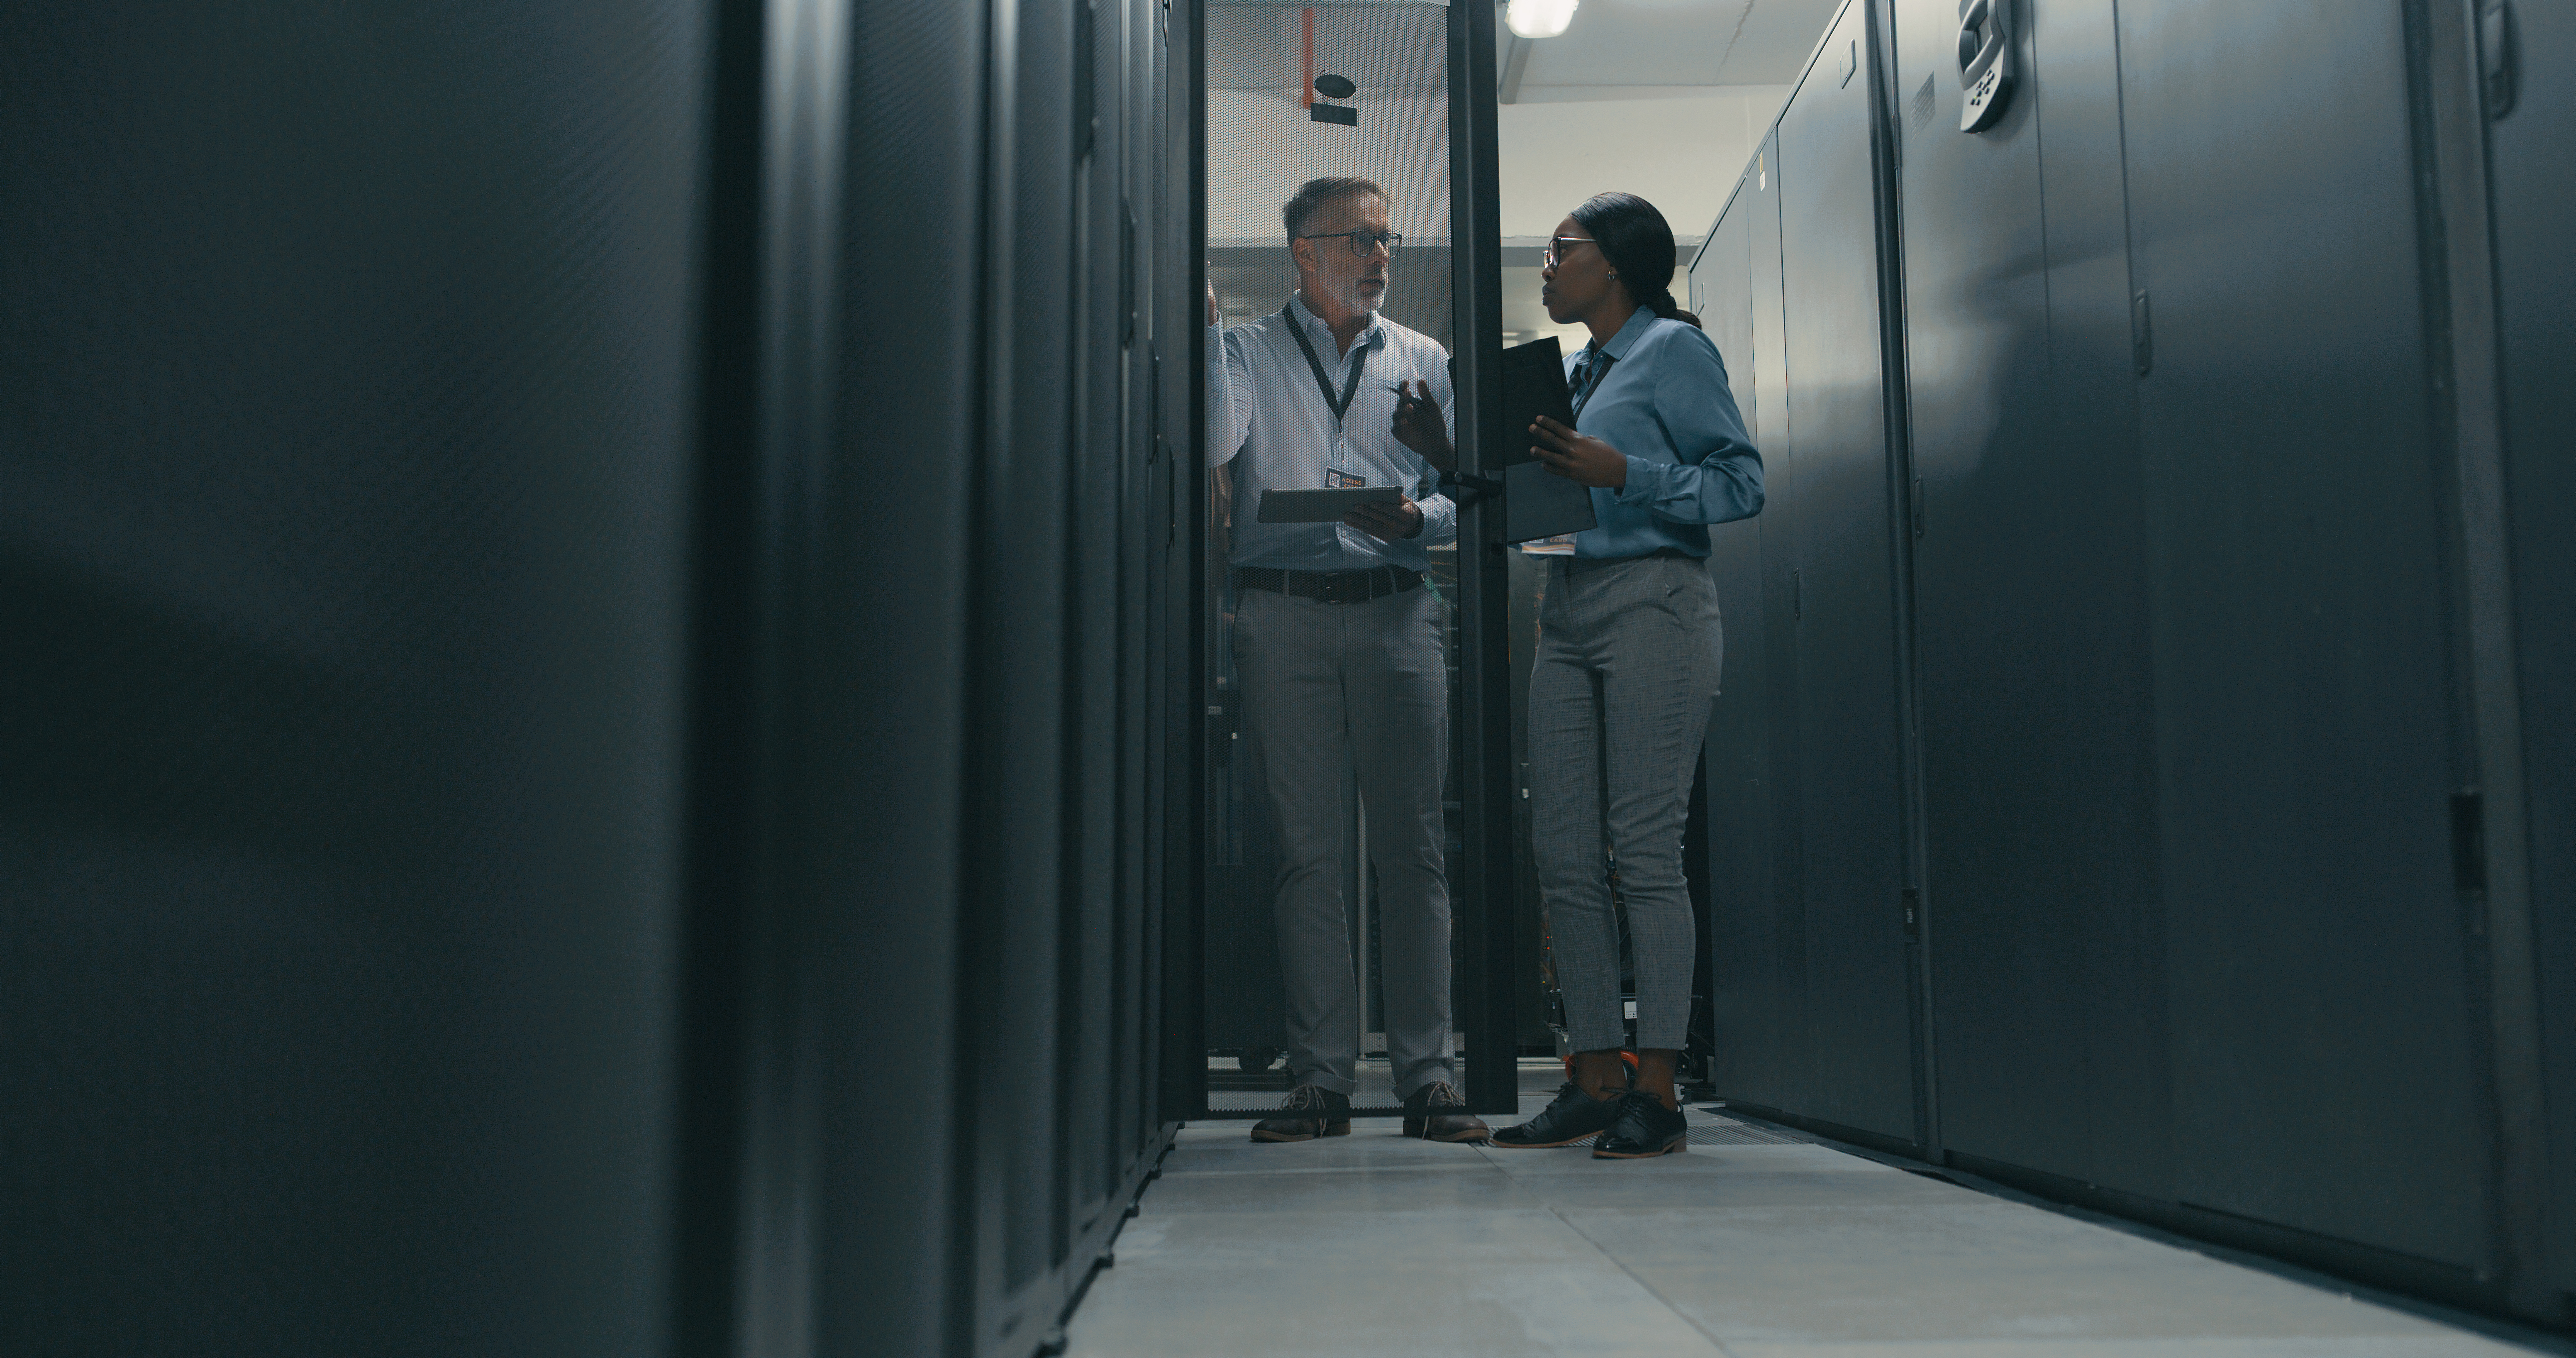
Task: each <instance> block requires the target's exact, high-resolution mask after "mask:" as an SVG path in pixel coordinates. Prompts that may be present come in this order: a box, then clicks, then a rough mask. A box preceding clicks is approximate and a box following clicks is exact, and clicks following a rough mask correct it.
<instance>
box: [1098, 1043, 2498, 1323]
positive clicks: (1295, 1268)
mask: <svg viewBox="0 0 2576 1358" xmlns="http://www.w3.org/2000/svg"><path fill="white" fill-rule="evenodd" d="M1550 1092H1552V1091H1550ZM1547 1097H1548V1094H1547V1093H1546V1092H1541V1093H1536V1094H1531V1093H1527V1092H1525V1093H1524V1095H1523V1106H1524V1107H1525V1108H1527V1109H1529V1110H1530V1111H1536V1109H1537V1108H1538V1107H1540V1106H1542V1105H1543V1104H1544V1103H1545V1101H1546V1099H1547ZM1692 1121H1693V1131H1694V1136H1693V1142H1694V1144H1693V1145H1692V1146H1691V1148H1690V1152H1689V1154H1687V1155H1675V1156H1667V1157H1665V1158H1663V1159H1661V1160H1657V1161H1652V1162H1644V1163H1630V1164H1613V1163H1609V1162H1596V1161H1594V1160H1593V1159H1592V1158H1591V1156H1590V1155H1589V1154H1588V1153H1587V1152H1585V1151H1582V1150H1580V1149H1569V1150H1558V1151H1518V1152H1513V1151H1497V1150H1485V1149H1481V1148H1470V1147H1462V1146H1444V1145H1430V1144H1426V1143H1423V1142H1418V1141H1408V1140H1405V1139H1403V1138H1402V1137H1400V1136H1399V1135H1397V1127H1396V1124H1395V1122H1394V1121H1393V1120H1391V1119H1390V1120H1384V1121H1374V1122H1372V1121H1362V1122H1357V1123H1354V1124H1353V1127H1352V1133H1351V1135H1350V1136H1348V1137H1342V1138H1335V1139H1331V1140H1326V1141H1318V1142H1308V1143H1304V1144H1301V1145H1283V1146H1255V1145H1252V1144H1250V1142H1249V1141H1248V1140H1247V1139H1246V1137H1245V1133H1244V1128H1243V1127H1242V1126H1241V1125H1240V1124H1227V1125H1223V1126H1208V1127H1193V1128H1189V1129H1186V1130H1184V1131H1183V1132H1182V1133H1181V1135H1180V1141H1179V1144H1178V1145H1177V1146H1176V1147H1175V1148H1174V1149H1173V1151H1172V1154H1171V1157H1170V1159H1168V1160H1167V1161H1165V1164H1164V1174H1163V1177H1162V1179H1161V1181H1160V1182H1158V1183H1156V1184H1154V1185H1153V1186H1152V1188H1150V1189H1149V1190H1148V1191H1147V1192H1146V1194H1145V1196H1144V1200H1143V1202H1142V1204H1141V1207H1142V1211H1141V1213H1140V1215H1139V1216H1138V1217H1137V1218H1136V1219H1135V1220H1133V1221H1131V1222H1129V1223H1128V1225H1127V1229H1126V1231H1125V1233H1124V1234H1123V1235H1121V1236H1120V1237H1119V1239H1118V1242H1117V1255H1116V1257H1117V1262H1116V1265H1115V1266H1114V1267H1112V1268H1110V1269H1108V1270H1105V1271H1103V1272H1102V1273H1100V1274H1099V1275H1098V1277H1097V1279H1096V1280H1095V1281H1094V1282H1093V1284H1092V1287H1091V1292H1090V1295H1089V1296H1088V1297H1087V1298H1086V1299H1085V1300H1084V1301H1083V1303H1082V1305H1081V1307H1080V1309H1079V1310H1077V1311H1076V1312H1075V1314H1074V1317H1073V1321H1072V1323H1071V1324H1070V1325H1069V1326H1068V1327H1067V1335H1068V1337H1069V1339H1070V1341H1071V1347H1070V1350H1069V1353H1070V1354H1071V1355H1072V1358H1204V1356H1205V1355H1210V1354H1225V1355H1228V1358H1262V1356H1264V1355H1272V1354H1276V1355H1281V1358H1313V1355H1316V1354H1332V1355H1335V1358H1359V1356H1361V1355H1379V1354H1383V1355H1390V1358H1392V1355H1405V1356H1406V1358H1442V1356H1445V1355H1453V1354H1454V1355H1460V1358H1468V1356H1470V1355H1472V1356H1473V1358H1518V1356H1519V1355H1541V1354H1581V1355H1587V1358H1647V1356H1648V1355H1675V1354H1732V1355H1737V1358H1828V1356H1839V1355H1861V1354H1867V1355H1872V1356H1873V1358H1970V1356H1971V1355H2003V1356H2004V1358H2166V1355H2174V1356H2175V1358H2182V1356H2184V1355H2188V1356H2189V1358H2290V1356H2291V1355H2298V1356H2299V1358H2326V1356H2327V1355H2335V1356H2337V1358H2340V1356H2341V1355H2354V1356H2355V1358H2435V1356H2436V1355H2440V1356H2441V1358H2449V1356H2450V1355H2483V1354H2497V1355H2501V1354H2519V1353H2527V1352H2532V1351H2533V1350H2528V1349H2524V1348H2521V1347H2518V1346H2515V1345H2511V1344H2507V1343H2504V1342H2500V1341H2498V1340H2496V1339H2492V1338H2489V1337H2486V1336H2484V1335H2481V1334H2477V1333H2472V1332H2470V1331H2466V1330H2461V1329H2456V1328H2452V1327H2450V1326H2446V1325H2444V1324H2441V1323H2438V1322H2436V1321H2434V1320H2430V1319H2426V1318H2423V1317H2420V1316H2417V1315H2413V1314H2409V1313H2406V1312H2401V1311H2396V1310H2391V1309H2389V1308H2387V1307H2384V1306H2379V1305H2375V1304H2372V1303H2370V1302H2368V1301H2363V1300H2358V1299H2354V1298H2350V1297H2347V1296H2345V1295H2343V1294H2341V1293H2338V1292H2335V1291H2330V1290H2326V1289H2324V1288H2320V1287H2315V1286H2310V1285H2307V1284H2305V1283H2302V1282H2298V1281H2294V1280H2291V1279H2288V1278H2284V1277H2280V1276H2277V1275H2274V1274H2271V1273H2267V1272H2263V1271H2259V1270H2256V1269H2252V1268H2246V1267H2242V1266H2239V1265H2236V1264H2233V1263H2228V1262H2225V1261H2222V1260H2219V1259H2214V1258H2211V1257H2209V1256H2207V1255H2204V1254H2200V1253H2197V1252H2195V1251H2192V1250H2190V1249H2185V1248H2179V1247H2176V1246H2173V1245H2168V1244H2164V1243H2160V1242H2158V1241H2156V1240H2151V1239H2147V1238H2143V1237H2141V1236H2138V1235H2133V1234H2129V1233H2127V1232H2123V1231H2120V1230H2115V1229H2112V1228H2110V1227H2105V1226H2099V1225H2094V1224H2092V1223H2090V1222H2087V1221H2083V1220H2079V1219H2076V1218H2073V1217H2069V1216H2065V1215H2062V1214H2059V1213H2056V1212H2052V1211H2048V1210H2045V1209H2043V1208H2039V1207H2034V1206H2028V1205H2024V1204H2021V1203H2017V1202H2011V1201H2006V1200H2004V1199H2001V1198H1997V1197H1993V1196H1989V1195H1987V1194H1984V1193H1980V1192H1976V1191H1974V1190H1971V1189H1968V1188H1963V1187H1959V1186H1958V1185H1955V1184H1952V1183H1948V1182H1944V1181H1941V1180H1937V1179H1932V1178H1927V1177H1924V1176H1921V1175H1917V1174H1911V1173H1907V1172H1905V1171H1903V1170H1900V1169H1896V1168H1891V1167H1889V1166H1887V1165H1884V1164H1881V1163H1878V1162H1876V1161H1873V1160H1869V1159H1865V1158H1862V1157H1860V1156H1856V1155H1851V1154H1846V1153H1844V1152H1841V1151H1838V1150H1835V1149H1832V1148H1830V1147H1827V1146H1821V1145H1814V1144H1806V1143H1803V1142H1799V1141H1796V1140H1792V1139H1790V1138H1788V1137H1785V1136H1781V1135H1780V1134H1778V1133H1776V1132H1772V1131H1770V1130H1768V1129H1766V1128H1761V1127H1756V1126H1749V1125H1747V1124H1744V1123H1738V1122H1732V1121H1729V1120H1728V1119H1726V1118H1724V1117H1722V1116H1719V1115H1716V1114H1713V1113H1710V1112H1706V1111H1703V1110H1694V1112H1693V1114H1692Z"/></svg>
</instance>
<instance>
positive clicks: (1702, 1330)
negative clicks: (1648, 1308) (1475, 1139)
mask: <svg viewBox="0 0 2576 1358" xmlns="http://www.w3.org/2000/svg"><path fill="white" fill-rule="evenodd" d="M1476 1153H1477V1154H1478V1155H1481V1156H1483V1157H1484V1158H1485V1159H1487V1160H1492V1159H1494V1157H1496V1156H1498V1155H1524V1154H1528V1152H1526V1151H1497V1150H1495V1149H1493V1148H1492V1147H1490V1146H1478V1147H1477V1148H1476ZM1495 1168H1496V1169H1501V1168H1502V1166H1501V1165H1500V1164H1499V1163H1497V1164H1496V1165H1495ZM1505 1173H1509V1171H1505ZM1541 1201H1542V1203H1544V1204H1545V1206H1546V1208H1547V1214H1548V1215H1549V1216H1552V1217H1554V1218H1556V1219H1557V1220H1558V1221H1560V1222H1563V1223H1564V1225H1565V1229H1567V1230H1569V1231H1572V1232H1573V1233H1574V1238H1575V1239H1577V1240H1580V1241H1582V1242H1583V1243H1584V1244H1585V1245H1587V1246H1589V1247H1591V1250H1592V1252H1593V1253H1595V1254H1598V1255H1600V1256H1601V1258H1602V1259H1603V1260H1604V1261H1605V1262H1607V1263H1608V1264H1609V1265H1610V1266H1611V1267H1612V1268H1615V1269H1617V1270H1619V1272H1620V1274H1621V1275H1622V1276H1623V1277H1625V1278H1627V1279H1628V1281H1630V1282H1632V1283H1635V1284H1636V1285H1637V1286H1638V1287H1639V1288H1641V1289H1643V1290H1644V1292H1645V1294H1646V1295H1647V1296H1650V1297H1653V1298H1654V1299H1655V1304H1656V1305H1658V1306H1661V1307H1663V1308H1664V1310H1666V1311H1667V1312H1670V1313H1671V1314H1672V1316H1673V1318H1674V1319H1676V1320H1679V1321H1680V1322H1681V1323H1683V1324H1684V1325H1687V1326H1689V1327H1690V1328H1691V1332H1692V1333H1694V1334H1696V1335H1698V1336H1699V1337H1700V1338H1701V1339H1703V1340H1705V1341H1707V1343H1708V1346H1709V1347H1710V1348H1711V1349H1713V1350H1715V1351H1716V1352H1717V1353H1718V1354H1720V1355H1721V1356H1722V1358H1738V1355H1737V1354H1736V1352H1735V1350H1733V1349H1731V1348H1728V1347H1727V1346H1726V1343H1725V1341H1724V1340H1721V1339H1719V1338H1718V1337H1717V1336H1716V1335H1714V1334H1712V1333H1710V1332H1709V1329H1708V1327H1707V1326H1705V1325H1702V1324H1700V1323H1699V1322H1698V1321H1697V1320H1695V1319H1693V1318H1692V1317H1691V1316H1690V1315H1689V1314H1688V1313H1686V1312H1684V1311H1683V1310H1682V1309H1681V1308H1680V1307H1678V1306H1675V1305H1674V1304H1673V1299H1672V1298H1670V1297H1667V1296H1665V1295H1664V1294H1663V1291H1662V1289H1660V1288H1657V1287H1656V1286H1655V1285H1654V1284H1652V1283H1649V1282H1647V1281H1646V1280H1645V1279H1643V1278H1641V1277H1638V1276H1637V1271H1636V1270H1635V1269H1632V1268H1630V1267H1628V1261H1627V1260H1624V1259H1622V1258H1620V1257H1619V1256H1617V1255H1615V1254H1612V1253H1611V1252H1610V1251H1608V1250H1607V1249H1604V1248H1602V1245H1601V1242H1600V1241H1598V1240H1595V1239H1593V1238H1592V1235H1591V1233H1590V1232H1588V1231H1586V1230H1584V1229H1583V1228H1582V1227H1580V1226H1577V1225H1575V1224H1574V1223H1573V1222H1572V1221H1569V1220H1567V1219H1566V1215H1565V1213H1563V1212H1561V1211H1558V1210H1557V1208H1556V1206H1555V1204H1553V1203H1546V1202H1545V1200H1544V1199H1541Z"/></svg>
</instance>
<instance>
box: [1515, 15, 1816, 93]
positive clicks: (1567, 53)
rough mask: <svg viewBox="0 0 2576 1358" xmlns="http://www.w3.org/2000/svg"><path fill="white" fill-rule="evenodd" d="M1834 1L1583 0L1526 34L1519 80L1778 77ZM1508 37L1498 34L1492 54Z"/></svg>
mask: <svg viewBox="0 0 2576 1358" xmlns="http://www.w3.org/2000/svg"><path fill="white" fill-rule="evenodd" d="M1842 3H1843V0H1582V7H1581V8H1580V9H1577V10H1576V11H1575V12H1574V22H1573V23H1572V24H1570V25H1568V26H1567V28H1566V30H1565V32H1563V33H1561V34H1559V35H1557V36H1556V37H1553V38H1542V39H1540V40H1538V41H1536V42H1531V43H1528V44H1527V46H1528V47H1529V48H1530V55H1529V63H1528V65H1527V66H1525V67H1524V68H1523V69H1522V71H1521V88H1522V89H1523V90H1531V89H1538V88H1544V87H1548V86H1566V85H1577V86H1601V85H1786V84H1788V83H1790V82H1791V81H1793V80H1795V79H1796V78H1797V75H1798V68H1799V66H1800V64H1801V63H1803V62H1805V61H1806V59H1807V55H1808V54H1809V53H1810V52H1812V51H1814V50H1815V46H1816V40H1817V39H1818V38H1820V37H1822V36H1823V35H1824V31H1825V25H1826V23H1827V22H1828V21H1829V20H1831V19H1832V18H1833V16H1834V11H1835V10H1837V9H1839V8H1841V6H1842ZM1514 41H1515V39H1514V38H1513V37H1512V35H1511V31H1510V30H1509V29H1503V30H1500V31H1499V32H1498V34H1497V43H1498V46H1497V49H1496V51H1497V54H1498V58H1499V59H1501V60H1504V61H1508V60H1509V54H1510V45H1511V43H1512V42H1514Z"/></svg>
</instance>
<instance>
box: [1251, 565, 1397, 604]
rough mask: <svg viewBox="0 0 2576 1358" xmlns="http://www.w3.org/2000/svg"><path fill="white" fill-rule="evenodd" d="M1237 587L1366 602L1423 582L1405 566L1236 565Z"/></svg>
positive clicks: (1327, 600) (1337, 601)
mask: <svg viewBox="0 0 2576 1358" xmlns="http://www.w3.org/2000/svg"><path fill="white" fill-rule="evenodd" d="M1234 585H1235V588H1237V589H1266V590H1271V591H1274V592H1276V593H1280V594H1293V595H1295V596H1297V597H1298V598H1300V599H1313V600H1315V601H1317V602H1319V603H1327V604H1364V603H1367V602H1368V601H1369V600H1371V599H1383V598H1385V597H1387V596H1388V595H1390V594H1402V593H1403V592H1405V591H1406V590H1408V589H1418V588H1420V587H1421V585H1422V573H1421V572H1420V571H1409V570H1406V569H1405V568H1403V567H1402V566H1380V567H1378V568H1377V569H1376V570H1371V571H1283V570H1273V569H1271V568H1270V567H1268V566H1237V567H1235V568H1234Z"/></svg>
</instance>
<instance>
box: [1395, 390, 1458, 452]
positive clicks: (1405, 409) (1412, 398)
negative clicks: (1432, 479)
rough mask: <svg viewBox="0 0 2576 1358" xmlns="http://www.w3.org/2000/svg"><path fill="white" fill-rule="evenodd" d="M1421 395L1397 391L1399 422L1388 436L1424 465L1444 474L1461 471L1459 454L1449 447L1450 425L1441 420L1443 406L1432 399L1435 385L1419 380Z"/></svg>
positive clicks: (1396, 412)
mask: <svg viewBox="0 0 2576 1358" xmlns="http://www.w3.org/2000/svg"><path fill="white" fill-rule="evenodd" d="M1415 385H1416V386H1418V387H1420V388H1421V392H1420V394H1418V395H1417V394H1415V393H1414V392H1411V391H1407V390H1405V388H1404V387H1403V386H1402V385H1401V384H1398V385H1397V387H1396V388H1395V422H1394V424H1393V425H1392V426H1391V427H1390V428H1389V430H1388V432H1390V433H1392V434H1394V435H1395V441H1396V442H1398V443H1401V444H1403V445H1404V446H1405V447H1407V448H1410V449H1412V450H1413V451H1414V452H1415V453H1416V454H1418V455H1419V456H1420V457H1421V458H1422V460H1423V461H1425V462H1428V463H1430V464H1431V465H1432V467H1433V468H1435V469H1437V470H1439V471H1444V472H1455V471H1457V470H1458V450H1457V449H1456V448H1453V447H1451V446H1450V444H1449V422H1448V421H1446V420H1443V419H1441V418H1440V403H1439V402H1437V401H1434V400H1432V399H1431V384H1430V383H1429V382H1426V381H1422V380H1420V379H1416V381H1415Z"/></svg>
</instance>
